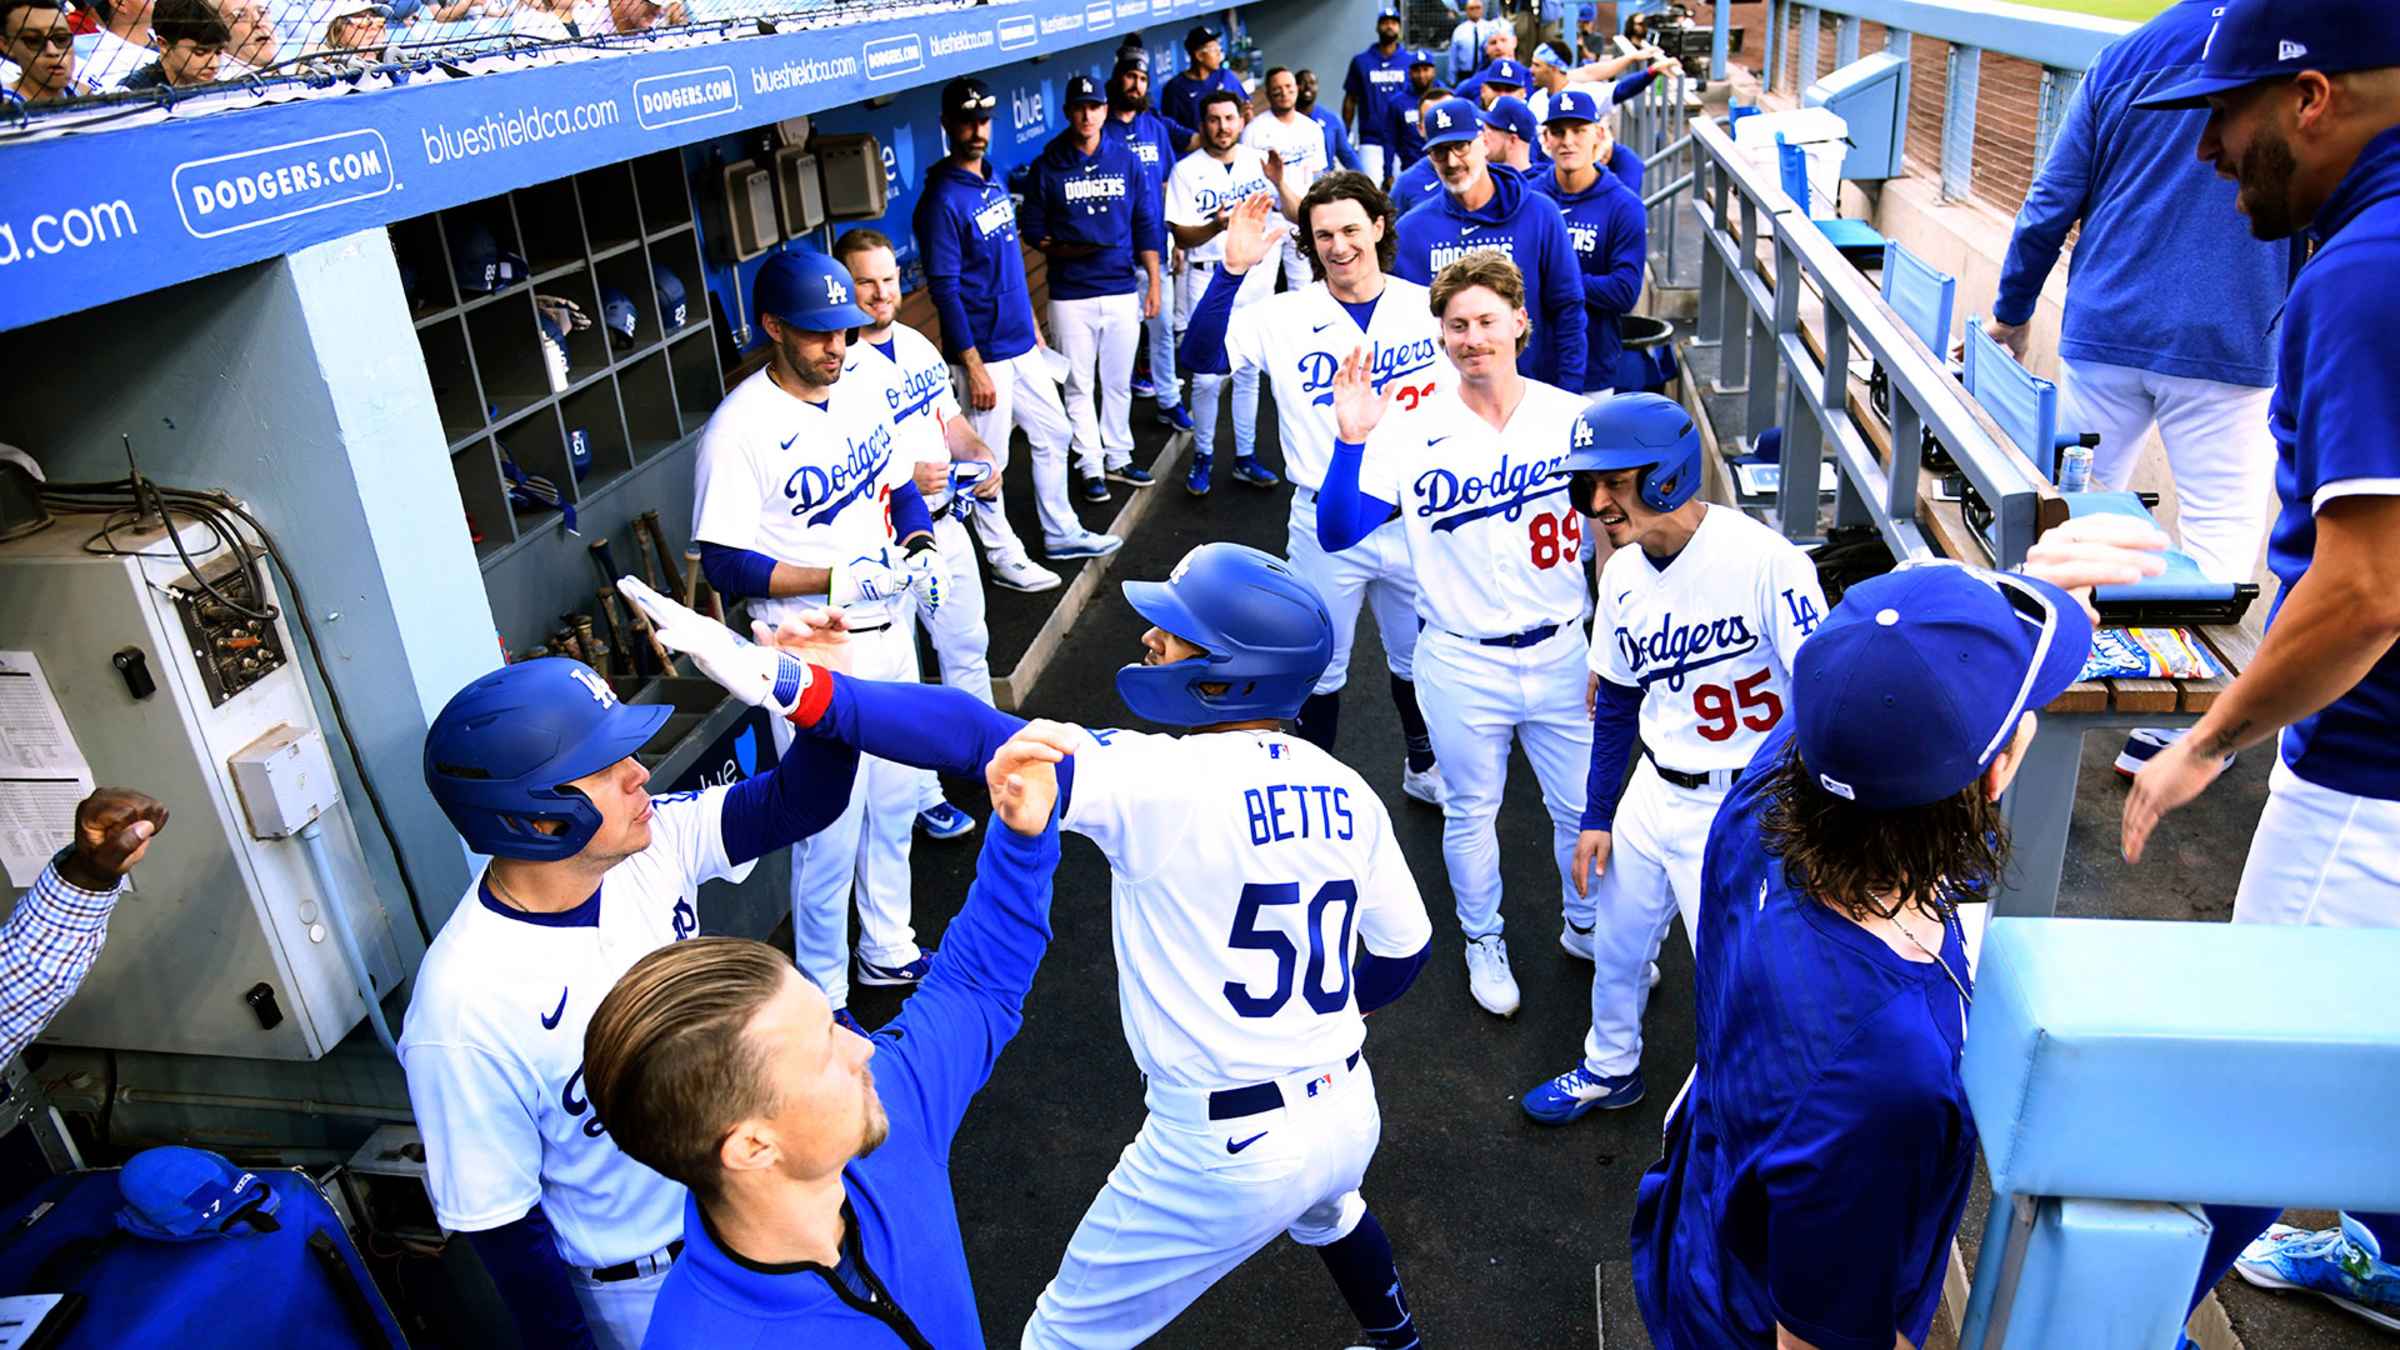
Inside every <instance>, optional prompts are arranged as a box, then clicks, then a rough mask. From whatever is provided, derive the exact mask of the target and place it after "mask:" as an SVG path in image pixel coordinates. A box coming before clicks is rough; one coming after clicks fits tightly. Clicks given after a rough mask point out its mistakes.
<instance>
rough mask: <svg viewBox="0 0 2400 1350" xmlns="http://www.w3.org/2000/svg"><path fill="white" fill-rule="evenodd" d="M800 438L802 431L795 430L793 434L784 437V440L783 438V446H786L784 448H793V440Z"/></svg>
mask: <svg viewBox="0 0 2400 1350" xmlns="http://www.w3.org/2000/svg"><path fill="white" fill-rule="evenodd" d="M799 439H800V433H799V432H797V431H795V432H793V433H792V434H791V435H789V436H786V437H784V440H783V448H784V449H786V450H789V449H791V448H792V442H794V441H796V440H799Z"/></svg>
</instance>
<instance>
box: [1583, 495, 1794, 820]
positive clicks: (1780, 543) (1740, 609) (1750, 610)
mask: <svg viewBox="0 0 2400 1350" xmlns="http://www.w3.org/2000/svg"><path fill="white" fill-rule="evenodd" d="M1824 615H1825V592H1824V591H1823V590H1822V589H1820V588H1819V587H1818V585H1817V569H1816V565H1815V564H1814V563H1812V562H1810V561H1809V557H1808V555H1807V554H1806V553H1803V552H1801V551H1800V547H1799V546H1798V545H1796V544H1794V543H1792V542H1791V541H1790V540H1788V539H1786V538H1784V537H1783V536H1782V535H1780V534H1777V533H1776V532H1775V531H1774V530H1772V529H1769V528H1768V527H1767V526H1765V525H1761V524H1759V523H1758V522H1757V521H1755V520H1752V519H1751V518H1750V517H1748V516H1746V515H1743V514H1742V513H1741V512H1740V511H1737V510H1734V509H1733V508H1731V507H1725V506H1711V507H1709V508H1708V513H1707V514H1706V515H1704V516H1702V517H1701V518H1700V528H1698V529H1697V530H1694V531H1693V532H1692V538H1691V542H1689V543H1687V544H1685V545H1684V546H1683V551H1682V552H1681V553H1678V554H1676V555H1675V557H1674V558H1673V560H1672V561H1669V562H1667V563H1666V564H1664V565H1663V566H1662V565H1660V564H1658V563H1656V562H1653V561H1651V559H1650V555H1649V554H1647V553H1645V552H1643V551H1642V550H1641V549H1639V548H1621V549H1618V550H1617V551H1616V552H1615V553H1614V554H1612V555H1610V557H1609V560H1608V562H1607V563H1606V564H1605V565H1603V566H1602V567H1601V569H1600V602H1599V611H1598V617H1597V618H1596V619H1595V620H1594V621H1593V623H1592V654H1591V668H1592V670H1593V671H1594V672H1595V673H1596V674H1598V675H1599V676H1600V678H1602V679H1604V680H1613V681H1615V682H1616V683H1618V684H1621V685H1625V686H1627V687H1630V688H1639V689H1641V690H1642V691H1643V694H1644V697H1643V699H1642V744H1643V745H1644V746H1645V747H1647V748H1648V749H1649V751H1650V755H1651V757H1652V758H1653V759H1656V760H1657V761H1658V762H1659V763H1661V764H1663V765H1665V766H1667V767H1668V768H1670V769H1680V770H1682V771H1683V772H1685V773H1700V772H1704V771H1706V770H1710V769H1738V768H1741V767H1742V766H1744V765H1746V764H1748V763H1749V762H1750V755H1751V752H1753V751H1754V750H1756V749H1757V748H1758V742H1759V740H1760V738H1762V737H1764V736H1765V735H1766V734H1767V732H1768V731H1770V730H1772V729H1773V728H1774V726H1775V724H1776V723H1777V722H1779V721H1781V720H1783V714H1784V711H1785V710H1786V709H1787V708H1789V707H1790V706H1791V697H1792V656H1793V654H1794V653H1795V652H1797V651H1798V650H1799V648H1800V640H1801V639H1802V638H1804V637H1807V636H1808V635H1809V634H1810V633H1812V632H1814V631H1816V627H1817V624H1818V623H1819V622H1820V621H1822V620H1823V618H1824Z"/></svg>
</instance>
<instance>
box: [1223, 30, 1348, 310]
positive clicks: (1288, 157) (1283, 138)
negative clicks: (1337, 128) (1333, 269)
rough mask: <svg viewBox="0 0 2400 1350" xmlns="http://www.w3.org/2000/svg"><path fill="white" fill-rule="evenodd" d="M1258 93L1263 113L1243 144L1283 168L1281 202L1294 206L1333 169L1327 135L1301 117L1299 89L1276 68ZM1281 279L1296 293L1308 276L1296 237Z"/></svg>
mask: <svg viewBox="0 0 2400 1350" xmlns="http://www.w3.org/2000/svg"><path fill="white" fill-rule="evenodd" d="M1260 87H1261V88H1262V89H1264V90H1265V92H1266V95H1267V110H1266V111H1265V112H1263V113H1260V114H1259V115H1258V116H1256V117H1253V118H1251V119H1250V124H1249V125H1248V126H1245V127H1243V128H1242V144H1244V145H1247V146H1249V147H1251V148H1252V149H1254V150H1257V151H1258V152H1259V153H1260V154H1262V155H1267V156H1271V157H1272V158H1273V160H1274V162H1275V163H1276V164H1278V165H1280V166H1281V169H1282V172H1281V173H1280V174H1279V175H1278V178H1279V179H1280V182H1281V186H1282V191H1283V194H1284V197H1285V199H1286V200H1288V201H1298V200H1299V199H1300V196H1301V194H1303V193H1305V192H1307V191H1308V188H1309V185H1310V184H1312V183H1314V182H1316V181H1317V180H1318V179H1319V178H1322V177H1324V176H1325V175H1326V173H1327V172H1328V171H1330V170H1331V169H1332V168H1333V161H1332V159H1331V158H1330V156H1329V154H1328V152H1327V150H1326V147H1325V129H1324V128H1323V127H1320V126H1318V125H1317V123H1316V119H1314V118H1312V117H1310V116H1309V115H1308V114H1306V113H1304V112H1302V111H1300V106H1299V98H1300V93H1299V90H1300V84H1299V80H1298V78H1297V77H1295V76H1294V75H1293V74H1292V72H1291V71H1289V70H1286V69H1284V68H1283V67H1282V66H1276V67H1275V68H1273V69H1271V70H1269V71H1268V72H1267V76H1266V79H1265V80H1263V81H1261V83H1260ZM1237 200H1238V199H1237ZM1283 274H1284V275H1285V276H1287V277H1290V278H1291V279H1292V284H1293V286H1294V287H1297V286H1298V285H1299V284H1300V279H1301V278H1302V277H1305V276H1307V275H1308V269H1307V265H1306V264H1305V263H1303V262H1302V261H1301V260H1300V240H1299V238H1298V236H1297V235H1290V234H1287V235H1285V236H1284V239H1283Z"/></svg>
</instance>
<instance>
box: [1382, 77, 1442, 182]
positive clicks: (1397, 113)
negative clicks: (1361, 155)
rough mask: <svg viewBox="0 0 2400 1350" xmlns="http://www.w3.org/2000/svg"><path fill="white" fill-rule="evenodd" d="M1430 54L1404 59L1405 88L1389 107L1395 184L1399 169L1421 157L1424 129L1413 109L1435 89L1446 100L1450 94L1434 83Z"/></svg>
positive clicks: (1422, 156)
mask: <svg viewBox="0 0 2400 1350" xmlns="http://www.w3.org/2000/svg"><path fill="white" fill-rule="evenodd" d="M1433 77H1434V63H1433V53H1432V52H1428V51H1419V52H1418V53H1417V54H1416V55H1414V56H1412V57H1410V58H1409V59H1408V88H1407V89H1405V90H1403V91H1402V92H1401V93H1400V94H1399V95H1398V98H1397V101H1396V102H1395V103H1394V105H1393V108H1392V154H1393V156H1394V158H1395V160H1396V161H1397V162H1396V163H1394V164H1393V165H1392V179H1393V181H1395V182H1397V181H1399V177H1400V173H1401V171H1402V170H1404V169H1406V168H1408V167H1409V166H1410V165H1412V164H1415V163H1416V162H1417V161H1418V160H1420V159H1423V158H1425V130H1424V128H1422V127H1420V126H1418V125H1417V109H1418V108H1419V107H1420V106H1422V105H1423V104H1424V102H1425V99H1426V96H1427V95H1429V94H1433V93H1435V92H1436V90H1439V93H1440V97H1442V98H1448V97H1450V91H1449V90H1447V89H1441V88H1440V86H1439V85H1437V84H1436V83H1435V82H1434V78H1433Z"/></svg>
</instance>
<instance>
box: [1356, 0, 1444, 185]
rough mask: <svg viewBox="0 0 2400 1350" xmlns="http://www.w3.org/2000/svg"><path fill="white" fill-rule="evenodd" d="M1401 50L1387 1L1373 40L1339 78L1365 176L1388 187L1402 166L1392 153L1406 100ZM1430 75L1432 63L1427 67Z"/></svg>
mask: <svg viewBox="0 0 2400 1350" xmlns="http://www.w3.org/2000/svg"><path fill="white" fill-rule="evenodd" d="M1415 59H1416V53H1414V52H1408V51H1403V50H1401V48H1400V11H1399V10H1398V9H1397V8H1395V7H1393V6H1392V5H1390V4H1388V3H1387V4H1385V5H1383V6H1382V8H1381V9H1380V10H1379V11H1378V12H1377V13H1376V15H1375V43H1374V45H1373V46H1370V47H1368V48H1367V49H1366V50H1364V51H1362V52H1360V53H1359V54H1358V55H1356V56H1353V57H1351V58H1350V68H1349V70H1348V72H1347V73H1345V74H1344V75H1343V76H1342V120H1343V121H1344V122H1347V123H1349V124H1351V125H1353V126H1355V127H1357V128H1358V153H1359V158H1360V160H1361V163H1362V165H1363V167H1364V170H1365V172H1366V175H1367V177H1369V178H1372V179H1374V180H1375V185H1376V186H1377V187H1388V186H1389V185H1390V184H1391V181H1392V175H1393V174H1394V173H1395V172H1397V171H1398V170H1399V168H1400V166H1399V164H1398V163H1396V162H1395V161H1396V160H1397V159H1398V156H1397V155H1396V154H1395V153H1394V151H1393V146H1394V145H1395V144H1397V140H1396V136H1397V133H1398V128H1399V122H1400V105H1401V104H1402V103H1403V102H1404V101H1406V93H1405V91H1406V90H1407V87H1408V70H1409V63H1410V62H1412V61H1414V60H1415ZM1426 69H1427V71H1428V72H1429V73H1430V71H1431V70H1432V66H1431V64H1430V63H1428V65H1427V67H1426Z"/></svg>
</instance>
